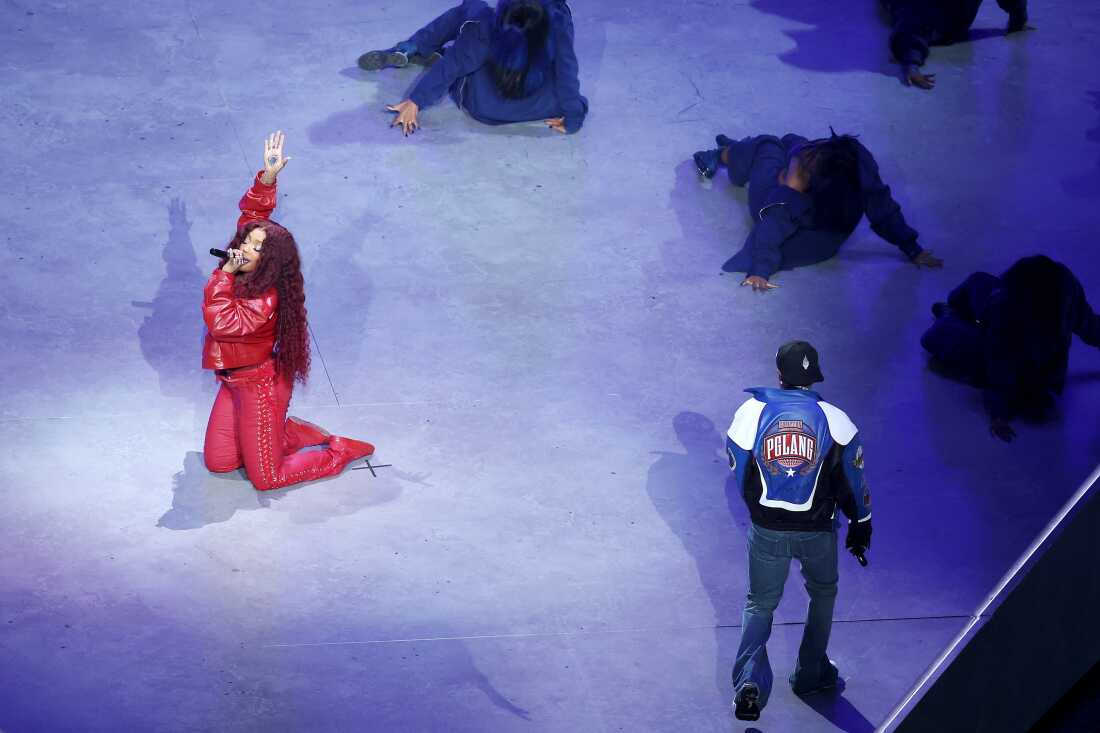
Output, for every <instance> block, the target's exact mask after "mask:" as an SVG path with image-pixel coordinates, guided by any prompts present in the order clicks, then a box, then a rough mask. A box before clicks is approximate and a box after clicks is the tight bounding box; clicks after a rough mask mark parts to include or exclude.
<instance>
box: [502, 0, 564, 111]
mask: <svg viewBox="0 0 1100 733" xmlns="http://www.w3.org/2000/svg"><path fill="white" fill-rule="evenodd" d="M495 24H496V25H495V28H494V29H493V30H494V33H493V44H492V48H491V50H490V56H489V64H490V68H491V70H492V72H493V81H494V82H495V83H496V86H497V89H499V90H500V93H501V94H503V95H504V96H505V97H507V98H509V99H519V98H520V97H525V96H527V95H528V94H530V93H531V92H533V91H534V90H535V89H538V88H539V87H541V86H542V85H543V83H544V82H545V81H546V77H547V75H548V74H549V66H550V52H549V48H548V46H549V39H550V14H549V13H548V12H547V11H546V8H544V7H543V5H542V3H541V2H539V0H500V2H499V3H498V4H497V12H496V18H495Z"/></svg>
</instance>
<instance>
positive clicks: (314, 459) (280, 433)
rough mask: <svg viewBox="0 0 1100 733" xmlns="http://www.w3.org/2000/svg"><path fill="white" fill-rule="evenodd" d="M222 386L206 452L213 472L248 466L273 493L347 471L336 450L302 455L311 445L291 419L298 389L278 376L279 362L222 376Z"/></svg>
mask: <svg viewBox="0 0 1100 733" xmlns="http://www.w3.org/2000/svg"><path fill="white" fill-rule="evenodd" d="M218 381H219V382H221V388H220V389H219V390H218V396H217V397H216V398H215V399H214V407H213V408H212V409H211V410H210V421H209V422H208V423H207V425H206V446H205V448H204V449H203V454H204V458H205V460H206V467H207V468H208V469H209V470H211V471H215V472H218V473H224V472H226V471H236V470H237V469H238V468H240V467H241V466H242V465H243V466H244V469H245V471H246V472H247V473H248V479H249V481H251V482H252V485H253V486H255V487H256V488H257V489H259V490H260V491H267V490H269V489H279V488H282V487H284V486H289V485H290V484H296V483H299V482H302V481H310V480H313V479H318V478H324V477H326V476H333V475H335V474H338V473H340V471H342V470H343V468H344V466H345V465H347V463H348V460H347V458H346V457H344V456H341V455H340V454H338V453H337V452H336V451H334V450H332V449H331V448H325V449H324V450H318V451H306V452H302V453H299V452H297V451H298V450H299V449H301V448H304V447H305V445H304V444H303V441H302V438H301V436H300V435H299V430H298V429H297V427H296V426H295V424H294V423H293V422H287V419H286V409H287V405H289V404H290V395H291V394H292V393H293V391H294V386H293V384H287V383H286V382H285V381H284V380H282V379H280V378H279V377H278V376H277V375H276V373H275V364H274V362H273V361H271V360H268V361H266V362H264V363H262V364H259V365H258V366H255V367H244V368H242V369H235V370H232V371H230V372H228V373H219V374H218Z"/></svg>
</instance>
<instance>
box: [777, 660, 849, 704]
mask: <svg viewBox="0 0 1100 733" xmlns="http://www.w3.org/2000/svg"><path fill="white" fill-rule="evenodd" d="M828 663H829V668H828V671H826V673H825V677H824V679H822V680H821V681H819V682H818V683H817V684H816V685H811V686H808V687H799V686H798V685H796V684H795V673H794V672H791V676H790V677H788V678H787V681H788V682H790V683H791V690H793V691H794V694H796V695H799V696H801V695H812V694H814V693H815V692H824V691H826V690H831V689H833V688H835V687H839V688H840V689H842V690H843V689H844V682H843V680H841V679H840V670H838V669H837V668H836V665H835V664H833V662H832V660H829V662H828Z"/></svg>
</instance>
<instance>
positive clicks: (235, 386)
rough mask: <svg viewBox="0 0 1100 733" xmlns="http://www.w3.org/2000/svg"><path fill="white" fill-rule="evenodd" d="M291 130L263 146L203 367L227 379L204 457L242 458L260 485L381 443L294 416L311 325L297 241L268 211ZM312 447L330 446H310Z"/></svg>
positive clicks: (339, 461) (301, 475) (217, 292)
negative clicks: (335, 433)
mask: <svg viewBox="0 0 1100 733" xmlns="http://www.w3.org/2000/svg"><path fill="white" fill-rule="evenodd" d="M283 142H284V137H283V134H282V133H281V132H277V133H275V134H273V135H271V136H270V137H269V138H268V139H267V141H266V142H265V144H264V170H262V171H260V172H259V173H257V174H256V180H255V181H254V182H253V184H252V188H250V189H249V190H248V192H247V193H245V195H244V197H243V198H242V199H241V203H240V208H241V217H240V219H239V221H238V222H237V233H236V235H235V236H234V237H233V240H232V241H231V242H230V243H229V246H228V247H227V248H226V250H227V252H228V254H229V257H228V259H225V260H222V263H221V265H220V266H219V267H218V268H217V269H216V270H214V273H213V274H212V275H211V276H210V279H209V280H208V281H207V282H206V289H205V291H204V293H203V304H202V313H203V319H204V320H205V321H206V328H207V334H206V343H205V345H204V347H203V355H202V366H203V368H204V369H213V370H214V372H215V374H216V375H217V379H218V381H219V382H220V383H221V386H220V388H219V389H218V396H217V397H216V398H215V399H214V407H213V408H212V409H211V411H210V422H209V423H208V425H207V427H206V446H205V448H204V451H203V453H204V458H205V461H206V467H207V468H208V469H210V470H211V471H216V472H219V473H220V472H225V471H235V470H237V469H238V468H240V467H241V466H242V465H243V466H244V468H245V471H246V472H247V473H248V478H249V480H250V481H251V482H252V485H253V486H255V487H256V488H257V489H259V490H260V491H266V490H268V489H278V488H282V487H283V486H289V485H290V484H296V483H299V482H302V481H309V480H312V479H318V478H324V477H325V476H333V475H335V474H338V473H340V471H342V470H343V469H344V466H346V465H347V464H348V463H350V462H351V461H354V460H355V459H357V458H362V457H364V456H369V455H370V454H371V453H373V452H374V446H372V445H371V444H370V443H363V442H360V441H358V440H352V439H350V438H342V437H338V436H333V435H330V434H329V433H327V432H325V431H324V430H322V429H320V428H318V427H317V426H316V425H312V424H310V423H308V422H305V421H304V420H300V419H298V418H296V417H289V418H288V417H287V416H286V410H287V405H288V404H289V403H290V396H291V394H292V392H293V391H294V383H295V382H305V380H306V377H307V375H308V374H309V330H308V326H307V323H306V307H305V292H304V289H303V285H302V271H301V266H300V262H299V259H298V246H297V244H296V243H295V242H294V237H293V236H291V234H290V232H288V231H287V230H286V229H284V228H283V227H281V226H279V225H278V224H276V223H275V222H273V221H271V220H270V219H269V218H268V217H269V216H270V215H271V212H272V211H273V210H274V209H275V199H276V184H275V179H276V176H278V174H279V171H281V170H282V169H283V167H284V166H285V165H286V163H287V161H288V160H289V158H284V157H283ZM312 445H325V446H326V447H325V449H324V450H318V451H303V452H298V451H299V449H301V448H305V447H306V446H312Z"/></svg>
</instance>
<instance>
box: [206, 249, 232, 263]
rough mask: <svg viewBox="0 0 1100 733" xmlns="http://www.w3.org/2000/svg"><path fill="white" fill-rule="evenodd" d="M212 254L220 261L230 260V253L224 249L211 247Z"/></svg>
mask: <svg viewBox="0 0 1100 733" xmlns="http://www.w3.org/2000/svg"><path fill="white" fill-rule="evenodd" d="M210 254H212V255H214V256H215V257H217V258H218V259H221V260H227V259H229V253H228V252H226V251H225V250H224V249H217V248H216V247H211V248H210Z"/></svg>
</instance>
